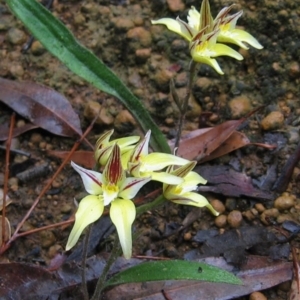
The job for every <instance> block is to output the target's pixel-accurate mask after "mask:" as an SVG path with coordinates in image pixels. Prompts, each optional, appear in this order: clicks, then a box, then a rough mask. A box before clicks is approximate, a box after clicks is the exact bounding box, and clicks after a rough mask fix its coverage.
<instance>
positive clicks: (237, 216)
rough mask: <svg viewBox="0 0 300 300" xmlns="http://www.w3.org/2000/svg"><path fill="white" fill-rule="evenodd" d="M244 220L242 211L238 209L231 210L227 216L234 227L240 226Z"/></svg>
mask: <svg viewBox="0 0 300 300" xmlns="http://www.w3.org/2000/svg"><path fill="white" fill-rule="evenodd" d="M242 221H243V216H242V213H241V212H240V211H238V210H233V211H231V212H230V213H229V214H228V216H227V222H228V224H229V225H230V227H232V228H238V227H240V225H241V223H242Z"/></svg>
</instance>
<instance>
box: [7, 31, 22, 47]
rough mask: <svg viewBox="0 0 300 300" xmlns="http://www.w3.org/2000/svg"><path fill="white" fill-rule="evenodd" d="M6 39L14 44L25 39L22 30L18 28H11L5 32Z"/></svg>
mask: <svg viewBox="0 0 300 300" xmlns="http://www.w3.org/2000/svg"><path fill="white" fill-rule="evenodd" d="M7 38H8V41H9V42H10V43H12V44H14V45H20V44H22V43H24V42H25V41H26V35H25V33H24V31H22V30H20V29H18V28H11V29H9V30H8V32H7Z"/></svg>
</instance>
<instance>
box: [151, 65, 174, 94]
mask: <svg viewBox="0 0 300 300" xmlns="http://www.w3.org/2000/svg"><path fill="white" fill-rule="evenodd" d="M173 75H174V73H173V72H171V71H169V70H167V69H162V70H158V71H157V72H156V74H155V75H154V81H155V83H156V84H157V86H158V88H160V89H161V90H162V91H164V90H165V89H166V88H169V82H170V79H171V78H172V77H173Z"/></svg>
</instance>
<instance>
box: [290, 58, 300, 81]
mask: <svg viewBox="0 0 300 300" xmlns="http://www.w3.org/2000/svg"><path fill="white" fill-rule="evenodd" d="M289 75H290V76H291V77H292V78H298V77H300V65H299V63H298V62H297V61H293V62H291V64H290V65H289Z"/></svg>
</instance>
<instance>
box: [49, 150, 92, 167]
mask: <svg viewBox="0 0 300 300" xmlns="http://www.w3.org/2000/svg"><path fill="white" fill-rule="evenodd" d="M47 154H48V155H50V156H54V157H57V158H60V159H65V158H66V157H67V156H68V155H69V151H55V150H52V151H48V152H47ZM71 160H72V161H73V162H75V163H76V164H78V165H80V166H83V167H85V168H88V169H92V168H93V167H94V166H95V159H94V152H92V151H84V150H79V151H75V152H74V153H73V154H72V156H71V158H70V161H71Z"/></svg>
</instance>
